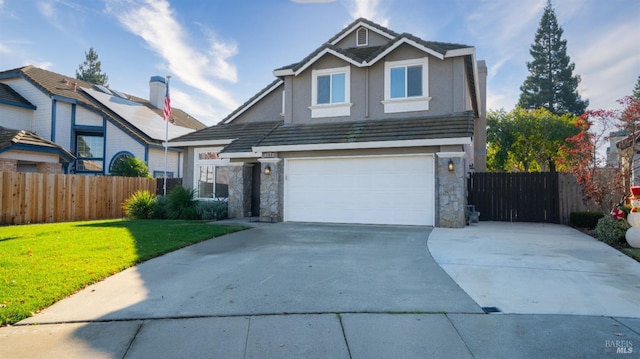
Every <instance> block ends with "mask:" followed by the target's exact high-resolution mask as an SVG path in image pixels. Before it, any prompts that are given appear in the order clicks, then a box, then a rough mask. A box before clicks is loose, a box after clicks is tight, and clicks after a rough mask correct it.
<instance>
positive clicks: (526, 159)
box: [487, 107, 578, 172]
mask: <svg viewBox="0 0 640 359" xmlns="http://www.w3.org/2000/svg"><path fill="white" fill-rule="evenodd" d="M574 123H575V117H573V116H572V115H570V114H565V115H562V116H559V115H555V114H553V113H551V112H550V111H549V110H547V109H545V108H539V109H535V110H525V109H523V108H521V107H516V108H515V109H514V110H512V111H510V112H506V111H504V110H499V111H489V113H488V114H487V127H488V128H487V142H488V150H487V166H488V168H489V169H490V170H491V171H512V170H518V171H524V172H536V171H543V172H546V171H550V170H553V169H554V168H555V167H556V162H557V159H558V157H560V156H562V153H561V148H562V145H563V144H564V143H565V139H566V138H567V137H571V136H573V135H575V134H576V133H577V132H578V130H577V129H576V128H575V126H574Z"/></svg>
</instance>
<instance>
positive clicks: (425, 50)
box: [366, 37, 444, 66]
mask: <svg viewBox="0 0 640 359" xmlns="http://www.w3.org/2000/svg"><path fill="white" fill-rule="evenodd" d="M402 44H408V45H411V46H413V47H415V48H417V49H419V50H422V51H424V52H426V53H427V54H429V55H431V56H433V57H435V58H438V59H440V60H444V56H443V55H442V54H441V53H439V52H436V51H433V50H432V49H430V48H428V47H425V46H423V45H421V44H419V43H417V42H415V41H413V40H411V39H407V38H406V37H403V38H402V39H400V40H398V41H397V42H396V43H394V44H393V45H391V46H389V48H387V49H386V50H384V52H382V53H381V54H379V55H378V56H376V58H375V59H373V60H371V61H369V62H367V63H366V65H367V66H371V65H373V64H375V63H376V62H378V61H379V60H380V59H383V58H384V57H385V56H387V55H388V54H389V53H390V52H391V51H393V50H395V49H396V48H398V47H399V46H400V45H402Z"/></svg>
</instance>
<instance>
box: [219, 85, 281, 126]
mask: <svg viewBox="0 0 640 359" xmlns="http://www.w3.org/2000/svg"><path fill="white" fill-rule="evenodd" d="M283 83H284V81H282V80H280V81H278V82H276V83H275V84H274V85H273V86H271V87H270V88H268V89H267V90H265V91H264V92H263V93H262V94H260V96H258V97H257V98H256V99H255V100H253V101H251V102H250V103H248V104H246V105H245V106H243V107H242V109H241V110H239V111H238V112H237V113H236V114H235V115H233V116H232V117H231V118H229V119H228V120H226V121H224V123H225V124H227V123H229V122H231V121H233V120H235V119H236V118H237V117H238V116H240V115H242V114H243V113H244V112H245V111H246V110H248V109H250V108H251V107H252V106H253V105H255V104H256V103H258V101H260V100H262V99H263V98H265V96H267V95H268V94H270V93H271V92H273V91H274V90H275V89H277V88H278V87H280V85H282V84H283Z"/></svg>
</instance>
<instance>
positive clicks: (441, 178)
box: [436, 157, 467, 228]
mask: <svg viewBox="0 0 640 359" xmlns="http://www.w3.org/2000/svg"><path fill="white" fill-rule="evenodd" d="M449 160H452V161H453V164H454V167H455V169H454V170H453V171H449V169H448V165H449ZM436 171H437V176H438V178H437V182H438V183H437V186H436V188H437V191H438V193H437V197H438V199H439V201H438V202H439V203H437V205H436V210H437V211H438V218H439V220H438V221H437V223H438V227H444V228H462V227H464V226H465V225H466V220H465V210H466V206H467V196H466V192H467V190H466V180H465V173H464V161H463V158H462V157H438V160H437V168H436Z"/></svg>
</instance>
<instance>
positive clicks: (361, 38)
mask: <svg viewBox="0 0 640 359" xmlns="http://www.w3.org/2000/svg"><path fill="white" fill-rule="evenodd" d="M368 44H369V30H368V29H367V28H365V27H361V28H359V29H358V31H357V32H356V46H367V45H368Z"/></svg>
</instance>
